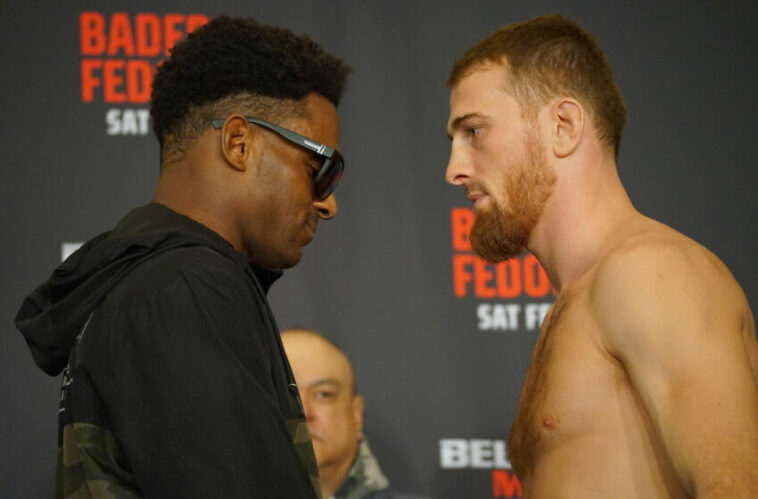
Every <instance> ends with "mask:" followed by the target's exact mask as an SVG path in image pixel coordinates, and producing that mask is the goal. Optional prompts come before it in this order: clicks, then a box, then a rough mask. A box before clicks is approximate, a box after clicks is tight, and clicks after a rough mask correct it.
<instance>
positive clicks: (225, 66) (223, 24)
mask: <svg viewBox="0 0 758 499" xmlns="http://www.w3.org/2000/svg"><path fill="white" fill-rule="evenodd" d="M351 71H352V69H351V68H350V67H349V66H348V65H346V64H345V63H344V62H343V61H342V60H340V59H338V58H337V57H334V56H332V55H330V54H328V53H326V52H324V50H323V49H322V48H321V47H319V45H318V44H316V42H314V41H313V40H312V39H311V38H309V37H308V36H306V35H300V36H298V35H295V34H294V33H292V32H291V31H289V30H286V29H284V28H279V27H276V26H268V25H265V24H261V23H259V22H257V21H256V20H255V19H252V18H231V17H227V16H220V17H217V18H214V19H212V20H211V21H210V22H208V23H207V24H206V25H204V26H202V27H200V28H198V29H197V30H195V31H194V32H193V33H190V34H189V36H187V38H186V39H184V40H183V41H181V42H179V43H177V44H176V45H175V46H174V48H173V49H172V50H171V56H170V57H169V58H168V59H167V60H165V61H164V62H163V63H161V64H160V65H159V67H158V70H157V72H156V74H155V77H154V79H153V88H152V95H151V99H150V115H151V117H152V120H153V130H154V132H155V135H156V137H157V138H158V142H159V143H160V144H161V149H163V146H164V143H165V142H166V138H167V137H168V136H170V135H172V134H175V133H179V134H180V135H183V136H182V137H181V138H180V139H179V140H178V143H179V144H182V143H183V142H184V141H185V140H186V139H188V138H190V137H193V136H196V135H197V134H198V133H200V131H201V130H202V128H199V126H189V127H188V126H187V123H184V122H185V121H187V120H188V119H191V114H192V113H193V111H194V110H196V109H198V108H202V107H204V106H205V107H207V105H208V104H212V103H214V102H216V101H220V100H221V99H224V98H225V97H232V96H235V95H239V96H240V97H243V96H246V97H247V100H248V102H249V101H250V98H251V97H252V98H253V99H254V98H255V97H262V98H264V100H266V101H267V102H271V101H272V100H274V99H277V100H278V99H281V100H291V101H297V100H300V99H303V98H304V97H306V96H307V95H308V94H310V93H316V94H319V95H321V96H323V97H325V98H326V99H328V100H329V101H330V102H331V103H332V104H334V106H335V107H336V106H337V105H338V104H339V101H340V99H341V97H342V94H343V93H344V90H345V83H346V80H347V75H348V74H349V73H350V72H351ZM266 98H268V99H266ZM243 100H244V99H243ZM242 112H244V110H242ZM206 114H207V113H206ZM223 117H224V116H216V118H223ZM198 128H199V129H198Z"/></svg>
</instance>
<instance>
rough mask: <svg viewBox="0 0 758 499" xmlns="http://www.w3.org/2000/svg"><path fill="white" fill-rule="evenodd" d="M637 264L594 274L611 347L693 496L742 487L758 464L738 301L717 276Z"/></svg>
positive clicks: (680, 264)
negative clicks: (728, 485) (723, 485)
mask: <svg viewBox="0 0 758 499" xmlns="http://www.w3.org/2000/svg"><path fill="white" fill-rule="evenodd" d="M644 260H645V266H644V267H643V266H642V265H641V264H640V265H635V262H634V261H633V262H631V263H630V265H629V267H630V268H616V269H613V268H611V269H607V270H609V273H608V275H604V276H601V277H600V279H601V281H600V282H599V283H598V285H599V286H600V288H602V289H598V290H597V291H598V293H596V299H595V306H596V310H598V316H599V317H600V324H601V330H602V331H603V335H604V336H603V338H604V341H605V342H606V346H607V348H608V351H609V352H611V353H612V354H613V355H614V356H616V357H617V358H618V359H619V360H620V361H621V363H622V364H623V366H624V368H625V370H626V371H627V373H628V375H629V379H630V381H631V383H632V385H633V388H634V389H635V390H636V391H637V392H638V394H639V395H640V398H641V399H642V401H643V403H644V405H645V408H646V410H647V413H648V415H649V417H650V419H651V421H652V422H653V424H654V425H655V427H656V429H657V431H658V434H659V436H660V438H661V440H662V442H663V444H664V446H665V448H666V450H667V453H668V455H669V457H670V459H671V461H672V464H673V465H674V467H675V469H676V470H677V473H678V474H679V477H680V480H682V482H683V483H684V484H685V485H686V486H687V487H688V488H689V489H690V491H691V492H694V491H695V490H702V489H703V488H708V487H712V488H717V487H719V486H721V485H720V482H722V481H725V482H724V483H726V482H729V481H731V482H733V483H744V482H743V481H744V480H750V475H751V474H753V473H755V472H754V471H750V469H749V467H750V466H752V467H753V469H755V466H756V465H758V395H757V394H756V385H755V379H754V376H753V373H752V370H751V365H750V362H749V358H748V353H747V351H746V346H745V344H744V341H743V338H742V334H741V331H740V324H741V321H740V319H739V317H740V313H739V307H738V306H737V304H735V303H733V302H731V301H730V300H729V291H728V288H729V285H728V283H724V282H723V281H722V280H721V279H720V277H719V276H718V275H714V274H708V273H707V272H706V271H702V269H698V268H694V269H693V268H692V267H691V265H690V264H689V263H688V262H686V261H682V260H677V259H673V261H672V260H671V259H668V260H666V259H664V260H663V261H656V259H655V258H654V257H653V258H646V259H644ZM703 274H705V275H703ZM603 279H605V281H604V282H603V281H602V280H603ZM721 287H723V288H724V290H723V291H724V293H720V292H719V291H722V290H721V289H720V288H721ZM753 477H755V475H753ZM753 479H755V478H753Z"/></svg>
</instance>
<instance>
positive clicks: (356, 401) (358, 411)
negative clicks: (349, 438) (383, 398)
mask: <svg viewBox="0 0 758 499" xmlns="http://www.w3.org/2000/svg"><path fill="white" fill-rule="evenodd" d="M353 417H354V418H355V428H356V430H357V431H358V438H363V395H355V396H353Z"/></svg>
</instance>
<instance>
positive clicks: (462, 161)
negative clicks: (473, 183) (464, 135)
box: [445, 143, 471, 185]
mask: <svg viewBox="0 0 758 499" xmlns="http://www.w3.org/2000/svg"><path fill="white" fill-rule="evenodd" d="M470 176H471V161H470V158H469V157H468V155H467V154H464V153H463V152H462V151H461V150H460V148H458V147H456V145H455V143H453V144H452V145H451V146H450V159H449V160H448V162H447V171H446V172H445V180H446V181H447V183H448V184H451V185H463V184H464V183H465V182H466V180H468V178H469V177H470Z"/></svg>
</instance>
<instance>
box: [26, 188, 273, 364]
mask: <svg viewBox="0 0 758 499" xmlns="http://www.w3.org/2000/svg"><path fill="white" fill-rule="evenodd" d="M198 245H202V246H209V247H211V248H213V249H214V250H216V251H218V252H219V253H221V254H223V255H225V256H227V257H228V258H231V259H232V260H235V261H237V262H238V263H239V264H240V265H241V266H243V267H251V264H250V261H249V260H248V259H247V257H246V256H245V255H243V254H242V253H239V252H237V251H236V250H235V249H234V248H233V247H232V245H231V244H229V242H227V241H226V240H225V239H223V238H222V237H221V236H219V235H218V234H216V233H215V232H213V231H212V230H211V229H209V228H207V227H205V226H204V225H202V224H199V223H197V222H195V221H194V220H192V219H190V218H188V217H185V216H184V215H181V214H179V213H176V212H175V211H173V210H171V209H169V208H167V207H165V206H163V205H160V204H157V203H151V204H148V205H146V206H143V207H141V208H137V209H135V210H132V211H131V212H130V213H129V214H128V215H127V216H126V217H125V218H124V219H123V220H122V221H121V222H119V224H118V225H117V226H116V227H115V228H114V229H113V230H112V231H108V232H104V233H103V234H100V235H99V236H97V237H95V238H93V239H91V240H89V241H88V242H86V243H85V244H84V245H83V246H82V247H81V248H79V249H78V250H77V251H76V252H75V253H73V254H72V255H71V256H69V257H68V258H67V259H66V261H64V262H63V263H62V264H61V265H60V266H59V267H58V268H56V269H55V270H54V271H53V274H52V275H51V276H50V278H49V279H48V280H47V281H46V282H45V283H43V284H42V285H40V286H39V287H38V288H37V289H35V290H34V291H33V292H32V293H31V294H30V295H29V296H28V297H27V298H26V299H25V300H24V302H23V303H22V304H21V308H20V309H19V311H18V313H17V315H16V327H17V328H18V330H19V331H21V333H22V334H23V335H24V338H25V339H26V342H27V345H28V346H29V349H30V350H31V352H32V357H33V358H34V361H35V362H36V363H37V365H38V366H39V367H40V368H41V369H42V370H43V371H45V372H46V373H48V374H50V375H53V376H54V375H57V374H58V373H60V372H61V370H63V368H64V367H65V365H66V363H67V362H68V356H69V352H70V350H71V347H72V346H73V344H74V342H75V341H76V337H77V335H78V334H79V333H80V331H81V329H82V327H83V326H84V324H85V323H86V321H87V319H88V317H89V315H90V314H91V313H92V311H93V310H94V308H95V307H97V306H98V305H99V304H100V302H101V301H102V300H103V298H104V297H105V295H106V294H107V293H108V292H109V291H110V290H111V289H112V288H113V287H114V286H115V285H116V284H118V282H119V281H121V279H122V278H123V277H124V276H125V275H126V274H127V273H128V272H129V271H131V270H132V269H133V268H134V267H136V266H137V265H139V264H140V263H142V262H144V261H145V260H147V259H149V258H152V257H153V256H156V255H158V254H160V253H163V252H164V251H168V250H171V249H175V248H180V247H187V246H198ZM254 270H255V274H256V276H257V277H258V280H259V282H260V283H261V285H262V286H263V287H264V292H265V290H267V289H268V287H269V286H270V285H271V283H272V282H273V281H274V280H275V279H276V278H277V277H278V276H279V273H276V272H271V271H265V270H263V269H260V268H256V269H254Z"/></svg>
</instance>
